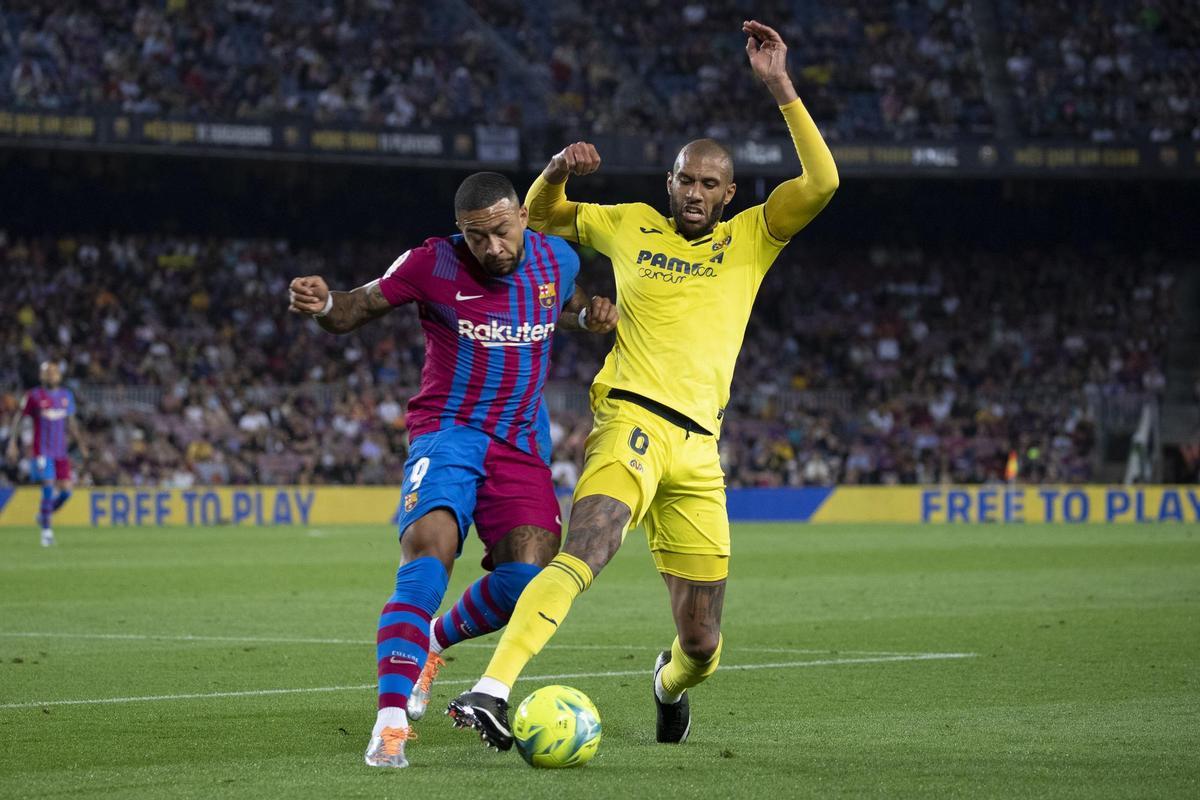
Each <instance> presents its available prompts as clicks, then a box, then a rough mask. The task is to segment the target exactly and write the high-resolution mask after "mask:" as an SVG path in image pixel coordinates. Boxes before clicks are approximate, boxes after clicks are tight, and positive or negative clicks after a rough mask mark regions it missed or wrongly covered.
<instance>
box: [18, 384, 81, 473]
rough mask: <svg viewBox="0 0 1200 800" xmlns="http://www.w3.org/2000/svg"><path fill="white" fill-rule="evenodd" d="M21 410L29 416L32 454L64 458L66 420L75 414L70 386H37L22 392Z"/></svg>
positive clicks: (65, 452) (65, 455) (65, 450)
mask: <svg viewBox="0 0 1200 800" xmlns="http://www.w3.org/2000/svg"><path fill="white" fill-rule="evenodd" d="M21 413H22V414H24V415H25V416H27V417H30V418H32V419H33V454H34V456H46V457H47V458H66V457H67V420H68V419H69V418H70V417H71V415H72V414H74V413H75V395H74V394H72V393H71V390H70V389H65V388H63V387H61V386H60V387H59V388H57V389H47V388H45V387H43V386H39V387H37V388H36V389H33V390H31V391H30V392H29V394H27V395H25V407H24V408H23V409H21Z"/></svg>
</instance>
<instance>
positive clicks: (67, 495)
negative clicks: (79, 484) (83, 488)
mask: <svg viewBox="0 0 1200 800" xmlns="http://www.w3.org/2000/svg"><path fill="white" fill-rule="evenodd" d="M70 499H71V490H70V489H59V490H58V496H57V497H55V498H54V506H53V507H52V508H51V509H50V510H51V511H58V510H59V509H60V508H62V507H63V503H66V502H67V501H68V500H70Z"/></svg>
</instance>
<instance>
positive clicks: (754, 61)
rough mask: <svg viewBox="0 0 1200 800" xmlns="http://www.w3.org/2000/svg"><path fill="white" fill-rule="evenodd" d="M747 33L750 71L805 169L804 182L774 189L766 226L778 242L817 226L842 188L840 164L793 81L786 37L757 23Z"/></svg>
mask: <svg viewBox="0 0 1200 800" xmlns="http://www.w3.org/2000/svg"><path fill="white" fill-rule="evenodd" d="M742 32H743V33H745V34H746V37H747V38H746V55H747V56H749V58H750V67H751V68H752V69H753V70H754V74H755V75H757V76H758V77H759V79H760V80H761V81H762V82H763V83H764V84H766V87H767V89H768V90H769V91H770V92H771V96H772V97H774V98H775V102H776V103H777V104H778V105H779V110H780V111H781V112H782V113H783V118H784V120H786V121H787V126H788V131H789V132H790V133H791V134H792V144H794V145H795V147H796V155H797V156H799V158H800V166H801V168H802V170H803V172H802V173H801V174H800V176H799V177H796V178H792V179H791V180H789V181H785V182H783V183H781V184H779V186H777V187H775V190H774V191H773V192H771V196H770V197H768V198H767V205H766V209H765V212H764V213H765V215H766V220H767V227H768V228H769V229H770V231H771V235H772V236H774V237H775V238H777V239H781V240H787V239H790V238H792V237H793V236H795V235H796V234H797V233H799V232H800V231H801V230H802V229H803V228H804V226H805V225H807V224H808V223H809V222H812V220H813V218H814V217H815V216H817V214H819V213H820V212H821V209H823V208H825V206H826V205H827V204H828V203H829V199H830V198H831V197H833V193H834V192H835V191H837V188H838V171H837V165H836V164H835V163H834V162H833V154H832V153H830V152H829V146H828V145H826V144H825V140H824V139H822V138H821V132H820V131H819V130H817V124H816V123H815V122H813V118H812V116H811V115H810V114H809V113H808V109H806V108H805V107H804V104H803V103H802V102H800V97H799V95H797V94H796V88H795V86H793V85H792V79H791V78H790V77H788V74H787V45H786V44H784V42H783V37H781V36H780V35H779V33H778V32H776V31H775V30H774V29H773V28H770V27H768V26H766V25H763V24H762V23H761V22H756V21H753V20H751V21H748V22H744V23H742Z"/></svg>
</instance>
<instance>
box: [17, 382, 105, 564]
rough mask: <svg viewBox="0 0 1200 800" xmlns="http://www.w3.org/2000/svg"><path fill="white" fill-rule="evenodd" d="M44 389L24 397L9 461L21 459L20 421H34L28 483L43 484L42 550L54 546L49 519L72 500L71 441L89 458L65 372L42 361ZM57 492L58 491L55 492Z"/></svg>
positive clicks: (39, 520) (41, 510) (41, 509)
mask: <svg viewBox="0 0 1200 800" xmlns="http://www.w3.org/2000/svg"><path fill="white" fill-rule="evenodd" d="M39 375H40V377H41V385H40V386H38V387H37V388H35V389H32V390H31V391H29V392H28V393H27V394H26V395H25V399H24V401H22V403H21V408H20V410H19V411H18V412H17V413H16V415H15V416H14V417H13V420H12V424H11V425H10V426H9V430H10V431H11V432H12V434H11V435H10V437H9V439H8V460H9V461H12V462H16V461H17V460H18V459H19V458H20V449H19V440H20V438H21V434H20V430H21V418H22V417H29V418H30V419H31V420H32V421H33V453H32V457H31V458H30V459H29V479H30V480H31V481H34V482H38V483H41V484H42V502H41V505H40V507H39V509H38V515H37V524H38V526H39V527H40V528H41V529H42V547H49V546H50V545H52V544H54V529H53V528H52V527H51V525H50V518H51V517H52V516H53V514H54V512H55V511H58V510H59V509H60V508H62V507H63V504H64V503H66V502H67V500H69V499H70V497H71V485H72V481H71V458H70V454H69V449H70V445H69V439H68V435H69V437H70V438H71V439H74V440H75V444H76V446H77V447H78V448H79V455H80V456H82V457H83V458H84V459H87V457H88V450H87V443H86V442H85V441H84V439H83V435H82V434H81V432H80V430H79V423H78V421H77V420H76V419H75V395H74V394H73V393H72V392H71V390H70V389H67V388H66V387H64V386H62V385H61V384H62V368H61V367H59V365H58V364H57V363H55V362H53V361H43V362H42V365H41V369H40V371H39ZM56 490H57V491H56Z"/></svg>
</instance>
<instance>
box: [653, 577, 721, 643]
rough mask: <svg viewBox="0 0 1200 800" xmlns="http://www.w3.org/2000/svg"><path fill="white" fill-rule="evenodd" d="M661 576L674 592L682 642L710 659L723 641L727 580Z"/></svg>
mask: <svg viewBox="0 0 1200 800" xmlns="http://www.w3.org/2000/svg"><path fill="white" fill-rule="evenodd" d="M662 576H663V580H664V581H666V583H667V591H668V592H670V595H671V614H672V616H674V617H675V630H676V632H677V633H678V634H679V646H680V647H682V648H683V652H685V653H687V654H688V655H689V656H691V657H692V658H695V659H699V660H702V661H706V660H708V659H709V658H711V657H712V654H713V653H715V652H716V651H717V645H718V644H719V643H720V641H721V612H722V611H723V610H724V607H725V581H724V580H720V581H690V580H687V579H686V578H680V577H679V576H677V575H668V574H667V573H665V572H664V573H662Z"/></svg>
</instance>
